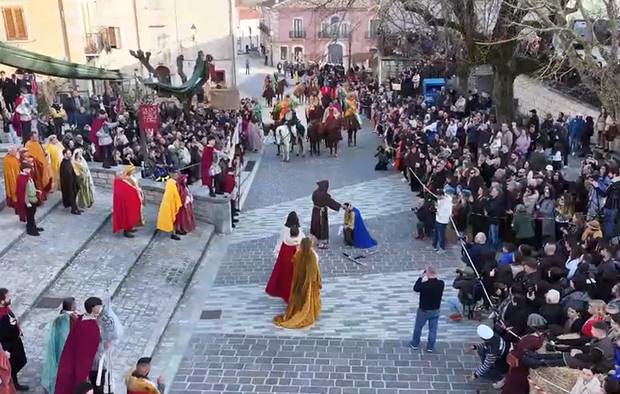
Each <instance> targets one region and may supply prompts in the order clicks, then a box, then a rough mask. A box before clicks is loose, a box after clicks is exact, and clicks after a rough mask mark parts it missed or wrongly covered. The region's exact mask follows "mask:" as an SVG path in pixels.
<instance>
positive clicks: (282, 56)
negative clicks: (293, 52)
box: [280, 47, 288, 60]
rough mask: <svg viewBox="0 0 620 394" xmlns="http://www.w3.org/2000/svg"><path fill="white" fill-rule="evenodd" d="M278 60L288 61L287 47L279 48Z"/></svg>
mask: <svg viewBox="0 0 620 394" xmlns="http://www.w3.org/2000/svg"><path fill="white" fill-rule="evenodd" d="M280 60H288V47H280Z"/></svg>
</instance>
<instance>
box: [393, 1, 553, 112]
mask: <svg viewBox="0 0 620 394" xmlns="http://www.w3.org/2000/svg"><path fill="white" fill-rule="evenodd" d="M541 1H542V0H541ZM552 1H564V0H552ZM530 15H531V13H530V10H529V9H528V8H525V7H523V6H522V1H521V0H384V4H383V5H382V17H383V19H385V22H384V25H385V26H386V30H388V31H391V32H398V31H399V29H400V31H403V32H408V31H411V30H415V31H418V32H425V33H427V34H432V33H433V32H437V31H440V32H442V34H444V35H445V37H446V38H447V39H446V44H445V45H446V46H448V47H447V48H445V49H446V53H447V54H449V53H450V52H455V51H454V47H456V48H457V49H458V50H457V52H456V53H454V54H455V55H457V58H459V59H460V60H461V62H462V64H461V67H460V72H459V74H460V75H459V76H461V77H466V76H467V75H468V70H470V69H471V68H472V67H474V66H478V65H483V64H488V65H490V66H491V67H492V70H493V77H494V78H493V79H494V81H493V92H492V97H493V101H494V102H495V104H496V106H497V114H498V117H499V118H501V119H503V120H512V119H513V118H514V110H515V108H514V104H513V98H514V89H513V84H514V80H515V78H516V77H517V76H518V75H519V74H523V73H531V72H534V71H536V70H538V69H539V68H541V67H542V66H543V65H545V64H546V61H547V59H546V56H545V52H544V51H537V52H533V51H529V50H527V46H526V45H524V44H523V42H524V41H525V40H526V39H527V33H528V31H527V29H526V27H528V28H529V25H534V26H538V24H537V21H535V20H531V19H532V18H531V17H530ZM528 19H529V20H528ZM457 42H458V43H459V44H458V45H456V44H453V43H457ZM441 45H442V44H441V43H440V44H439V46H441ZM543 47H545V46H543Z"/></svg>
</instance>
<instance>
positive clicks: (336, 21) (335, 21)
mask: <svg viewBox="0 0 620 394" xmlns="http://www.w3.org/2000/svg"><path fill="white" fill-rule="evenodd" d="M329 24H330V25H331V26H330V32H331V33H332V34H338V28H339V25H340V18H338V17H337V16H332V17H331V18H330V19H329Z"/></svg>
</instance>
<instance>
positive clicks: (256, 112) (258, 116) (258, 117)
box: [252, 100, 263, 125]
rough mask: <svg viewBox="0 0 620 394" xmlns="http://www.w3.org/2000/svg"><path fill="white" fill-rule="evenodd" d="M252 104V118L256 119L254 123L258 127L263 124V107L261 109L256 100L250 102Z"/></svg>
mask: <svg viewBox="0 0 620 394" xmlns="http://www.w3.org/2000/svg"><path fill="white" fill-rule="evenodd" d="M252 103H253V104H254V108H253V109H254V116H255V117H256V122H257V123H258V124H259V125H262V124H263V107H261V105H260V103H259V102H258V100H252Z"/></svg>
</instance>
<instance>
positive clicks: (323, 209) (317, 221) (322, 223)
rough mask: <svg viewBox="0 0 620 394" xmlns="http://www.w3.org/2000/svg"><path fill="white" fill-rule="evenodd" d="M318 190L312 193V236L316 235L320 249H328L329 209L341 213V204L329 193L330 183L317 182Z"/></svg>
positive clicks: (324, 181)
mask: <svg viewBox="0 0 620 394" xmlns="http://www.w3.org/2000/svg"><path fill="white" fill-rule="evenodd" d="M317 185H318V188H317V189H316V190H315V191H314V192H313V193H312V204H313V207H312V217H311V219H310V234H312V235H314V236H315V237H316V239H317V240H318V243H319V248H326V247H327V244H328V243H329V220H328V216H327V209H328V208H329V209H331V210H333V211H336V212H338V211H340V208H341V204H340V203H338V202H337V201H335V200H334V199H333V198H332V196H331V195H330V194H329V193H328V192H327V190H328V189H329V181H326V180H323V181H319V182H317Z"/></svg>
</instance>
